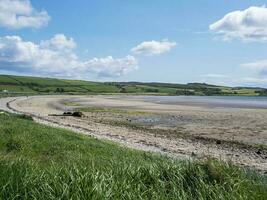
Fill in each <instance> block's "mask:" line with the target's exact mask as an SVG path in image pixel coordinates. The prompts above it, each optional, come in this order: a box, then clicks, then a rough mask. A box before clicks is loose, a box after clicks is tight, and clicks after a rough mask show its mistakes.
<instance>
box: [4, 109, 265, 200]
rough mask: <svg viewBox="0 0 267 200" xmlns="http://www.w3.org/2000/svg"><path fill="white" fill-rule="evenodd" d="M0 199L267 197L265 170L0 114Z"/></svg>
mask: <svg viewBox="0 0 267 200" xmlns="http://www.w3.org/2000/svg"><path fill="white" fill-rule="evenodd" d="M0 122H1V123H0V199H46V200H47V199H266V196H267V177H266V176H263V175H259V174H257V173H255V172H251V171H245V170H244V169H239V168H236V167H234V166H232V165H230V164H227V163H219V162H216V161H211V160H208V161H205V162H197V161H192V162H189V161H177V160H171V159H168V158H166V157H161V156H157V155H153V154H150V153H144V152H140V151H135V150H130V149H126V148H123V147H119V146H117V145H116V144H113V143H110V142H106V141H100V140H97V139H92V138H90V137H87V136H83V135H79V134H76V133H73V132H71V131H66V130H63V129H57V128H52V127H48V126H44V125H39V124H36V123H35V122H33V121H31V119H28V118H27V117H23V116H18V115H11V114H7V113H1V114H0Z"/></svg>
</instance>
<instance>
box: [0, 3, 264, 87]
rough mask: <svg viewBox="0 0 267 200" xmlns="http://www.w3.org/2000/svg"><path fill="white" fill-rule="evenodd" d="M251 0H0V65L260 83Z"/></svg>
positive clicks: (260, 45) (73, 73)
mask: <svg viewBox="0 0 267 200" xmlns="http://www.w3.org/2000/svg"><path fill="white" fill-rule="evenodd" d="M265 4H266V1H257V0H235V1H229V0H216V1H214V0H201V1H196V0H179V1H177V0H146V1H144V0H97V1H93V0H64V1H55V0H45V1H40V0H0V73H1V74H16V75H32V76H44V77H58V78H67V79H84V80H94V81H142V82H170V83H189V82H205V83H210V84H218V85H228V86H261V87H267V7H266V6H265Z"/></svg>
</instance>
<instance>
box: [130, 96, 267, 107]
mask: <svg viewBox="0 0 267 200" xmlns="http://www.w3.org/2000/svg"><path fill="white" fill-rule="evenodd" d="M131 98H134V99H139V100H143V101H147V102H152V103H160V104H173V105H192V106H205V107H226V108H227V107H230V108H266V109H267V97H244V96H241V97H240V96H132V97H131Z"/></svg>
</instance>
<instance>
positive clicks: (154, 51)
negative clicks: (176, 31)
mask: <svg viewBox="0 0 267 200" xmlns="http://www.w3.org/2000/svg"><path fill="white" fill-rule="evenodd" d="M175 46H176V42H169V41H168V40H162V41H155V40H152V41H145V42H142V43H141V44H139V45H137V46H136V47H134V48H132V49H131V52H132V53H133V54H143V55H159V54H162V53H165V52H168V51H170V50H171V49H172V48H173V47H175Z"/></svg>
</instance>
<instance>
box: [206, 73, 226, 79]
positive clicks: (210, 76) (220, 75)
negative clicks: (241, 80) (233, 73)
mask: <svg viewBox="0 0 267 200" xmlns="http://www.w3.org/2000/svg"><path fill="white" fill-rule="evenodd" d="M203 77H207V78H228V76H227V75H224V74H204V75H203Z"/></svg>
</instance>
